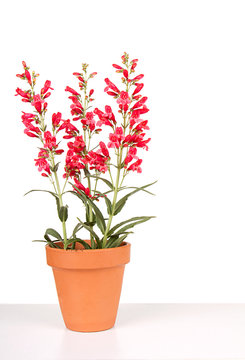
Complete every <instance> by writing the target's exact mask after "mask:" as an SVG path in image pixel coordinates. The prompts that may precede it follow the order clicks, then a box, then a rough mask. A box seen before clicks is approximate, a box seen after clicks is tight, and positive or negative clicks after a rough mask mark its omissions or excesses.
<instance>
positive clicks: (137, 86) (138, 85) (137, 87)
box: [132, 83, 144, 96]
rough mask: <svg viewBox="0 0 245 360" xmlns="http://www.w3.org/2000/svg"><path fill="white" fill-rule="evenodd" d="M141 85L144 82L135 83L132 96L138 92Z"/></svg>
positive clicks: (142, 85)
mask: <svg viewBox="0 0 245 360" xmlns="http://www.w3.org/2000/svg"><path fill="white" fill-rule="evenodd" d="M143 87H144V84H142V83H138V84H136V88H135V89H134V92H133V94H132V95H133V96H134V95H136V94H138V93H139V92H140V91H141V89H142V88H143Z"/></svg>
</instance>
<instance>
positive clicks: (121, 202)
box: [114, 181, 156, 215]
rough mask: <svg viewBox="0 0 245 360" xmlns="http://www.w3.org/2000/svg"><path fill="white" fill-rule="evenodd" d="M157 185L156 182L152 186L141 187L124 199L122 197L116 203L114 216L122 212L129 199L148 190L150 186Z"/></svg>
mask: <svg viewBox="0 0 245 360" xmlns="http://www.w3.org/2000/svg"><path fill="white" fill-rule="evenodd" d="M155 183H156V181H154V182H153V183H151V184H147V185H144V186H141V187H139V188H136V189H135V190H134V191H131V192H130V193H128V194H127V195H125V196H124V197H122V198H121V199H120V200H119V201H118V202H117V203H116V207H115V212H114V215H117V214H118V213H119V212H120V211H121V210H122V208H123V207H124V205H125V203H126V201H127V200H128V198H129V197H130V196H132V195H133V194H135V193H137V192H138V191H141V190H144V189H145V188H147V187H148V186H151V185H153V184H155Z"/></svg>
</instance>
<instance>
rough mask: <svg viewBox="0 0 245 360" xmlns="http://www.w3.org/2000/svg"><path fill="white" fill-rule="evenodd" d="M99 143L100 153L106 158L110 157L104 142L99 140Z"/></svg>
mask: <svg viewBox="0 0 245 360" xmlns="http://www.w3.org/2000/svg"><path fill="white" fill-rule="evenodd" d="M99 145H100V150H101V152H102V154H103V155H104V156H106V157H107V158H110V155H109V151H108V149H107V147H106V144H105V143H103V141H100V144H99Z"/></svg>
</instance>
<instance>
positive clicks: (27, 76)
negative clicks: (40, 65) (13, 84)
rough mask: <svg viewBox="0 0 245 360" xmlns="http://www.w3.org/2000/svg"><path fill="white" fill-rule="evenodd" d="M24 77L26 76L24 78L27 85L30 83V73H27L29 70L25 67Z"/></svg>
mask: <svg viewBox="0 0 245 360" xmlns="http://www.w3.org/2000/svg"><path fill="white" fill-rule="evenodd" d="M25 77H26V80H27V81H28V83H29V85H32V83H31V75H30V73H29V71H28V70H27V69H26V70H25Z"/></svg>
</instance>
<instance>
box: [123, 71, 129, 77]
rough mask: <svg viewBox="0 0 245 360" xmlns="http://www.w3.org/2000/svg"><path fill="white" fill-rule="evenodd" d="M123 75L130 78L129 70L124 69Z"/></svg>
mask: <svg viewBox="0 0 245 360" xmlns="http://www.w3.org/2000/svg"><path fill="white" fill-rule="evenodd" d="M123 76H124V77H125V78H126V79H128V70H123Z"/></svg>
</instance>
